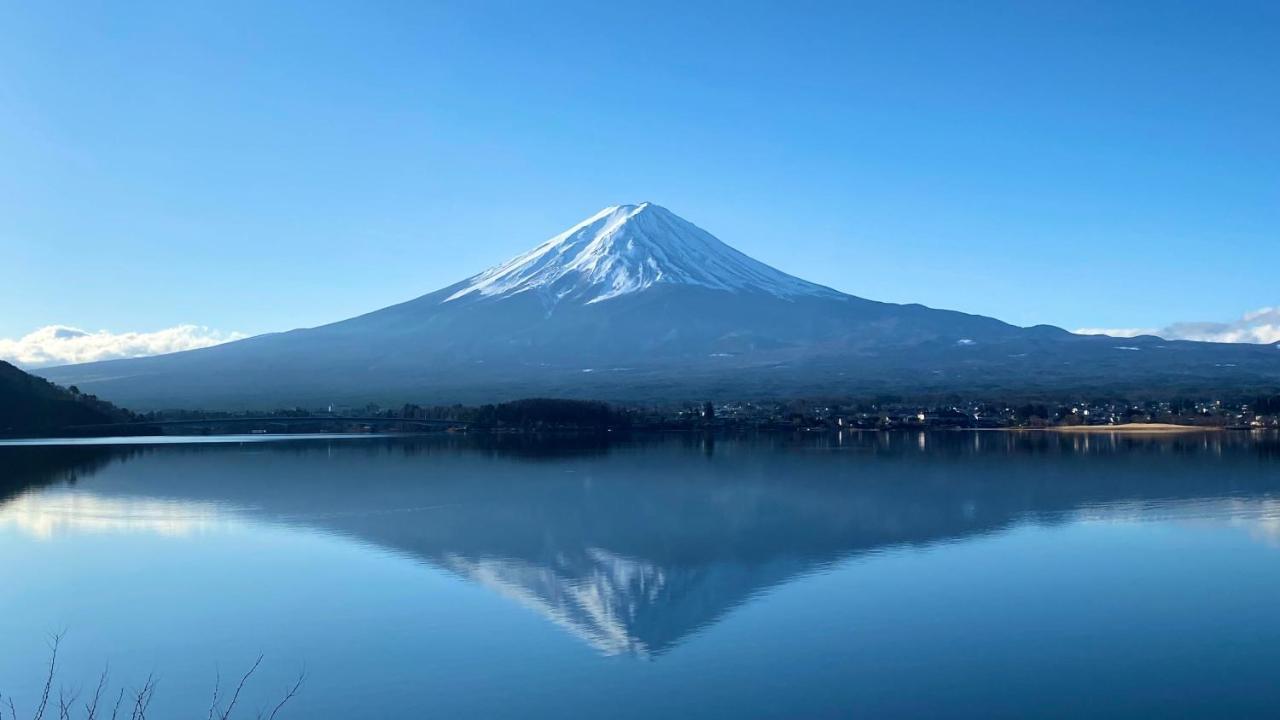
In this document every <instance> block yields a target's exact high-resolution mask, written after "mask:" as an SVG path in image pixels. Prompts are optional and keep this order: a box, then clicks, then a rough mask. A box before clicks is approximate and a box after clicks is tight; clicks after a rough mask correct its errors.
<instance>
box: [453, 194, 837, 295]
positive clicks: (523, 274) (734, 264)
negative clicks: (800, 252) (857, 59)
mask: <svg viewBox="0 0 1280 720" xmlns="http://www.w3.org/2000/svg"><path fill="white" fill-rule="evenodd" d="M663 283H669V284H680V285H696V286H702V287H706V288H713V289H717V290H727V291H731V292H759V293H766V294H769V295H773V296H776V297H781V298H792V297H797V296H818V297H838V296H840V293H837V292H836V291H834V290H832V289H830V288H826V287H823V286H821V285H817V284H814V283H811V282H807V281H805V280H801V279H800V278H797V277H794V276H791V275H788V274H786V273H784V272H781V271H779V270H775V269H773V268H771V267H769V266H768V265H765V264H764V263H761V262H759V261H756V260H753V259H752V258H750V257H747V256H746V255H744V254H742V253H741V252H738V251H737V250H735V249H733V248H732V247H729V246H728V245H726V244H725V243H723V242H721V241H720V240H719V239H717V238H716V237H715V236H713V235H711V234H710V233H708V232H707V231H705V230H703V229H702V228H700V227H698V226H696V225H694V224H693V223H691V222H688V221H687V220H684V219H683V218H681V217H679V216H677V215H675V214H674V213H672V212H671V211H669V210H667V209H666V208H663V207H660V206H658V205H654V204H653V203H648V202H645V203H640V204H639V205H616V206H614V207H608V208H605V209H604V210H601V211H600V212H598V213H596V214H595V215H592V216H591V217H589V218H587V219H586V220H583V221H582V222H580V223H578V224H577V225H574V226H573V227H571V228H569V229H568V230H566V231H564V232H563V233H561V234H559V235H557V236H555V237H553V238H551V239H550V240H548V241H546V242H544V243H542V244H541V245H539V246H538V247H536V248H534V249H533V250H530V251H529V252H527V253H525V254H523V255H520V256H518V257H515V258H513V259H511V260H509V261H508V262H506V263H503V264H502V265H498V266H497V267H494V268H490V269H489V270H486V271H485V272H482V273H480V274H479V275H476V276H474V277H472V278H470V279H468V280H467V281H465V282H464V283H463V286H462V287H461V288H460V289H459V290H457V291H456V292H454V293H453V294H451V295H450V296H449V297H448V298H446V299H445V300H444V302H446V303H448V302H453V301H456V300H459V299H461V298H466V297H472V298H475V297H508V296H511V295H516V294H518V293H524V292H536V293H540V294H541V295H542V296H543V297H545V298H546V299H548V300H550V301H551V302H558V301H561V300H566V299H569V300H573V301H576V302H580V303H584V304H590V303H597V302H602V301H605V300H609V299H611V298H616V297H619V296H622V295H626V294H629V293H635V292H639V291H641V290H644V289H646V288H650V287H652V286H654V285H658V284H663Z"/></svg>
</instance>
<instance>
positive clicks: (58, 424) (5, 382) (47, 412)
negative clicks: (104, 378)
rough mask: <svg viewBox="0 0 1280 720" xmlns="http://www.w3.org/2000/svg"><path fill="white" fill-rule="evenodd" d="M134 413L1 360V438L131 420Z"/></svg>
mask: <svg viewBox="0 0 1280 720" xmlns="http://www.w3.org/2000/svg"><path fill="white" fill-rule="evenodd" d="M130 417H131V413H129V412H128V411H127V410H122V409H120V408H118V407H116V406H114V405H112V404H111V403H109V402H106V401H104V400H99V399H98V398H97V397H95V396H93V395H82V394H81V393H80V392H79V391H78V390H76V389H75V388H74V387H72V388H70V389H67V388H62V387H59V386H57V385H54V384H53V383H51V382H49V381H48V380H44V379H41V378H38V377H36V376H34V375H30V374H28V373H25V372H23V371H21V370H19V369H18V368H16V367H14V366H13V365H10V364H9V363H7V362H4V361H2V360H0V437H2V436H6V435H30V434H44V433H49V432H53V431H56V430H59V429H62V428H66V427H69V426H74V425H93V424H96V423H109V422H117V421H122V420H128V419H130Z"/></svg>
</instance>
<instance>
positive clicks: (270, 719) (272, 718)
mask: <svg viewBox="0 0 1280 720" xmlns="http://www.w3.org/2000/svg"><path fill="white" fill-rule="evenodd" d="M306 680H307V671H306V670H303V671H301V672H299V673H298V680H297V682H295V683H294V684H293V687H291V688H289V691H288V692H286V693H285V694H284V697H283V698H281V699H280V702H279V703H277V704H276V706H275V708H274V709H272V711H271V714H270V715H268V716H267V720H276V715H277V714H278V713H279V712H280V709H281V708H283V707H284V706H285V705H286V704H287V703H288V702H289V701H290V700H292V699H293V696H294V695H297V694H298V690H299V689H301V688H302V683H304V682H306Z"/></svg>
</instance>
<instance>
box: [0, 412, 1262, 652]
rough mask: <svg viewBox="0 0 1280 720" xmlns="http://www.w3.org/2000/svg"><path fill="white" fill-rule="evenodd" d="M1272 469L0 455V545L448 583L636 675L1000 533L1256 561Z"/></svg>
mask: <svg viewBox="0 0 1280 720" xmlns="http://www.w3.org/2000/svg"><path fill="white" fill-rule="evenodd" d="M1046 457H1052V459H1053V462H1042V460H1043V459H1045V458H1046ZM1277 458H1280V443H1277V442H1276V440H1275V439H1274V438H1260V437H1256V436H1255V437H1250V436H1246V435H1236V434H1229V433H1206V434H1198V435H1185V436H1176V437H1160V438H1139V437H1127V436H1059V435H1055V434H1050V433H1025V434H1019V433H1003V432H976V433H935V434H927V435H926V434H915V433H900V434H897V433H894V434H891V433H881V434H853V435H843V436H839V437H826V436H824V437H820V438H810V439H795V438H790V437H770V436H765V437H760V438H754V439H714V438H688V437H682V438H674V439H673V438H665V439H662V438H653V439H639V440H633V441H626V442H617V443H612V444H610V443H604V442H600V441H596V440H590V439H572V440H565V439H558V440H556V439H537V438H527V437H498V438H421V439H378V438H372V439H362V440H356V441H327V440H308V441H296V442H280V443H257V444H253V445H237V444H227V445H190V446H184V445H170V446H141V447H137V446H134V447H110V446H101V447H83V446H81V447H74V448H69V447H0V460H3V463H2V464H0V525H9V526H13V527H17V528H18V529H20V530H23V531H24V532H28V533H30V534H31V535H33V536H36V537H52V536H55V535H56V534H57V533H59V532H67V531H71V530H74V531H76V532H81V533H84V532H157V533H194V532H200V531H201V530H202V529H204V528H208V527H212V526H218V525H226V524H230V523H237V522H246V523H268V524H275V525H282V526H287V527H295V528H303V529H307V530H310V531H318V532H322V533H324V534H327V535H331V536H337V537H345V538H349V539H351V540H354V541H357V542H360V543H367V544H371V545H375V546H378V547H381V548H385V549H388V550H391V551H393V552H395V553H398V554H401V555H402V556H405V557H408V558H411V559H413V560H415V561H419V562H425V563H429V564H431V565H433V566H436V567H439V568H444V569H447V570H448V571H450V572H453V573H456V574H457V575H459V576H461V577H464V578H466V579H468V580H470V581H472V582H475V583H479V584H481V585H484V586H486V587H488V588H491V589H493V590H494V591H496V592H498V593H501V594H502V595H504V596H507V597H510V598H512V599H514V600H516V601H518V602H520V603H522V604H524V605H526V606H528V607H531V608H534V609H535V610H537V611H538V612H540V613H542V614H543V615H545V616H546V617H547V618H548V619H550V620H551V621H553V622H555V623H556V624H557V625H559V626H560V627H562V628H564V629H566V630H567V631H569V632H571V633H573V634H574V635H576V636H578V637H580V638H582V639H583V640H585V641H586V642H588V643H590V644H591V645H592V646H594V647H595V648H597V649H598V650H599V651H601V652H603V653H606V654H636V655H648V656H656V655H661V654H662V653H664V652H666V651H668V650H670V649H671V648H673V647H674V646H676V645H677V644H679V643H680V642H681V641H682V640H683V639H685V638H687V637H689V636H690V635H691V634H692V633H695V632H697V631H698V630H699V629H700V628H703V627H706V626H708V625H710V624H712V623H715V622H716V621H717V620H718V619H720V618H721V617H723V616H724V615H725V614H726V613H729V612H730V611H732V610H733V609H734V608H736V607H738V606H740V605H742V604H743V603H746V602H748V601H750V600H751V599H752V598H753V597H755V596H757V595H759V594H760V593H763V592H766V591H768V590H770V589H771V588H775V587H777V586H779V585H781V584H784V583H786V582H788V581H790V580H792V579H794V578H797V577H800V576H803V575H805V574H807V573H811V572H814V571H815V570H819V569H821V568H824V567H827V566H829V565H830V564H832V563H837V562H840V561H842V560H845V559H848V558H851V557H854V556H857V555H860V554H866V553H876V552H881V551H885V550H887V549H891V548H895V547H901V546H910V545H926V544H932V543H954V542H960V541H963V540H964V539H966V538H971V537H974V536H977V535H980V534H986V533H996V532H999V531H1001V530H1002V529H1005V528H1008V527H1010V526H1013V525H1015V524H1018V523H1026V522H1030V523H1057V522H1064V521H1067V520H1078V519H1081V518H1082V517H1086V518H1100V519H1111V518H1120V517H1129V516H1133V515H1143V516H1150V515H1158V516H1161V517H1186V518H1188V519H1193V518H1195V517H1197V516H1199V515H1201V514H1202V513H1209V512H1211V513H1212V514H1213V515H1214V516H1219V517H1220V516H1222V515H1223V514H1224V513H1226V514H1227V515H1229V516H1231V517H1234V518H1239V519H1240V521H1241V522H1248V523H1251V524H1252V525H1253V526H1254V527H1256V528H1257V531H1258V532H1259V533H1260V534H1261V535H1262V536H1264V537H1265V536H1267V534H1268V533H1269V532H1270V533H1272V535H1271V537H1272V539H1274V533H1275V530H1276V528H1278V527H1280V522H1278V518H1280V503H1277V491H1280V476H1278V475H1277V473H1275V472H1274V468H1275V460H1276V459H1277ZM1225 469H1229V470H1230V471H1229V472H1225V471H1224V470H1225Z"/></svg>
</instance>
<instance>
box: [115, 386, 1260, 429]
mask: <svg viewBox="0 0 1280 720" xmlns="http://www.w3.org/2000/svg"><path fill="white" fill-rule="evenodd" d="M1137 423H1158V424H1164V425H1178V426H1198V427H1205V428H1220V429H1237V430H1250V429H1277V428H1280V395H1265V396H1259V397H1255V398H1250V399H1247V400H1244V399H1174V400H1145V401H1131V400H1125V399H1118V398H1111V399H1092V400H1090V399H1084V398H1078V399H1061V400H1056V401H1044V400H1041V401H1023V402H999V401H992V400H979V399H963V398H959V397H952V398H948V399H946V400H945V401H933V402H927V401H912V400H907V399H904V398H900V397H893V396H885V397H879V398H872V399H865V400H843V401H833V400H802V399H796V400H786V401H782V400H776V401H758V400H757V401H725V402H710V401H704V402H686V403H679V404H670V403H668V404H653V405H639V404H631V405H624V404H613V405H611V404H607V403H603V402H593V401H578V400H559V399H537V398H535V399H528V400H517V401H513V402H507V403H498V404H487V405H479V406H470V405H436V406H430V405H417V404H404V405H401V406H398V407H391V408H388V407H382V406H380V405H377V404H367V405H365V406H362V407H352V406H341V405H334V406H328V407H325V408H321V409H314V408H312V409H307V408H290V409H281V410H275V411H271V412H261V411H245V412H239V413H235V412H203V411H180V410H173V411H164V412H148V413H140V414H135V415H134V416H133V418H132V419H131V421H130V423H129V424H130V425H133V426H139V427H140V426H148V427H151V428H153V429H154V428H164V427H166V426H169V427H174V426H182V427H185V428H186V429H187V430H196V431H200V432H211V433H220V432H246V431H248V432H334V431H339V432H387V431H393V432H394V431H400V432H405V431H408V432H418V431H426V430H453V431H463V430H471V431H480V432H529V431H556V430H625V431H633V432H681V431H724V432H797V431H799V432H839V431H852V430H861V431H874V430H925V429H938V430H943V429H1019V428H1022V429H1042V428H1054V427H1074V426H1121V425H1128V424H1137Z"/></svg>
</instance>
